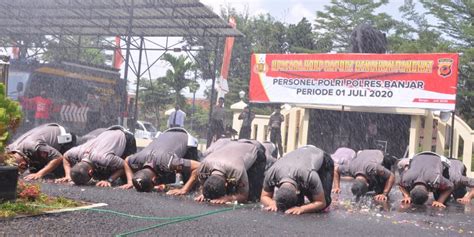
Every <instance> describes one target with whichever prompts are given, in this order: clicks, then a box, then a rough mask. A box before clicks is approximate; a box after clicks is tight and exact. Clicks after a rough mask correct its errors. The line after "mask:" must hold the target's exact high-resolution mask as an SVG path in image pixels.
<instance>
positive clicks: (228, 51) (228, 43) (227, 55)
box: [217, 17, 237, 98]
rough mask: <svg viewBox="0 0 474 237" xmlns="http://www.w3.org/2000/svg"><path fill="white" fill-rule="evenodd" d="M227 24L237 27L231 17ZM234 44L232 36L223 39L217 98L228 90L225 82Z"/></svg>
mask: <svg viewBox="0 0 474 237" xmlns="http://www.w3.org/2000/svg"><path fill="white" fill-rule="evenodd" d="M229 25H230V26H232V28H234V29H235V28H236V27H237V23H236V22H235V19H234V18H233V17H230V18H229ZM233 46H234V37H227V38H226V40H225V47H224V58H223V59H222V67H221V75H220V77H219V79H218V85H217V92H218V98H220V97H224V95H225V94H227V92H229V85H228V83H227V79H228V76H229V67H230V59H231V56H232V47H233Z"/></svg>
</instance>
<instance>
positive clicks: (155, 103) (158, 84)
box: [139, 79, 173, 128]
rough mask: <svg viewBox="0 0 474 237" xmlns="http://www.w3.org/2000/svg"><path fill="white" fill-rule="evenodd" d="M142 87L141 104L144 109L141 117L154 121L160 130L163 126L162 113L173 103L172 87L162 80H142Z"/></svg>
mask: <svg viewBox="0 0 474 237" xmlns="http://www.w3.org/2000/svg"><path fill="white" fill-rule="evenodd" d="M140 87H141V88H140V95H139V99H140V101H139V103H140V104H141V108H142V109H141V112H142V113H141V114H140V117H141V118H142V119H144V120H147V121H153V122H154V124H156V125H157V127H158V128H159V127H160V125H161V124H163V123H162V120H161V114H160V112H161V111H163V110H164V109H166V108H167V107H168V106H169V105H170V104H171V103H172V102H173V97H172V95H171V93H170V87H169V86H168V85H167V84H166V83H163V82H162V81H160V80H149V79H143V80H141V82H140ZM165 124H166V123H165Z"/></svg>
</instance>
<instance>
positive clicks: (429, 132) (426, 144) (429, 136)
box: [422, 111, 433, 151]
mask: <svg viewBox="0 0 474 237" xmlns="http://www.w3.org/2000/svg"><path fill="white" fill-rule="evenodd" d="M427 113H428V114H427V115H426V116H425V127H424V128H423V144H422V147H423V151H431V147H432V144H433V112H431V111H427Z"/></svg>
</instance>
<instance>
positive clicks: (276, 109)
mask: <svg viewBox="0 0 474 237" xmlns="http://www.w3.org/2000/svg"><path fill="white" fill-rule="evenodd" d="M280 111H281V108H280V106H279V105H277V106H275V113H277V114H278V113H280Z"/></svg>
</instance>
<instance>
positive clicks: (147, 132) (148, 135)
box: [135, 121, 158, 139]
mask: <svg viewBox="0 0 474 237" xmlns="http://www.w3.org/2000/svg"><path fill="white" fill-rule="evenodd" d="M157 133H158V130H157V129H156V128H155V126H153V124H151V123H150V122H145V121H137V122H136V123H135V138H142V139H154V138H155V136H156V135H157Z"/></svg>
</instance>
